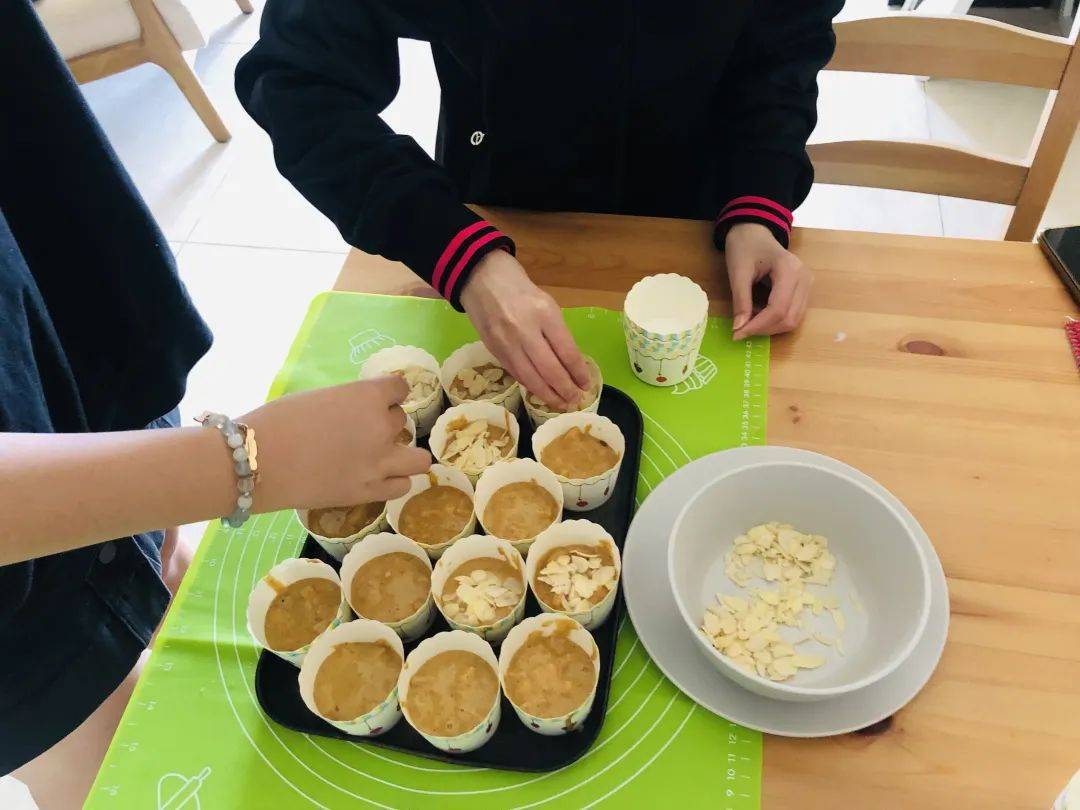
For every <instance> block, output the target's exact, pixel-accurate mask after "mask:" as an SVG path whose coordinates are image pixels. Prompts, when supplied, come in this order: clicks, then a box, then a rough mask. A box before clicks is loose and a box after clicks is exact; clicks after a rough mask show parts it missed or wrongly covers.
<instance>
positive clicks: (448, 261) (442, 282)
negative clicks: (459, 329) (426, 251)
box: [431, 219, 514, 309]
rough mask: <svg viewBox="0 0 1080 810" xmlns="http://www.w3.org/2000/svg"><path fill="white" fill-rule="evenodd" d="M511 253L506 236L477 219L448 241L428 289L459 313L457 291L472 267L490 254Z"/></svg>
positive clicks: (485, 221)
mask: <svg viewBox="0 0 1080 810" xmlns="http://www.w3.org/2000/svg"><path fill="white" fill-rule="evenodd" d="M498 249H502V250H506V251H508V252H509V253H511V254H513V253H514V243H513V241H512V240H511V239H510V237H508V236H507V235H506V234H504V233H503V232H502V231H500V230H499V229H498V228H496V227H495V226H494V225H492V224H491V223H490V222H488V221H487V220H484V219H481V220H479V221H477V222H473V223H471V224H469V225H466V226H465V227H464V228H462V229H461V230H460V231H458V232H457V234H456V235H455V236H454V238H453V239H451V240H450V241H449V242H448V243H447V245H446V247H445V248H443V252H442V254H441V255H440V256H439V258H438V261H436V262H435V270H434V272H433V273H432V274H431V286H432V287H434V288H435V290H436V291H437V292H438V293H439V295H441V296H442V297H443V298H445V299H446V300H448V301H449V302H450V303H451V304H453V305H454V307H455V308H457V309H460V308H461V304H460V300H459V299H460V295H461V290H462V289H464V287H465V280H466V279H467V278H468V276H469V273H471V272H472V269H473V267H475V266H476V265H477V263H478V262H479V261H480V260H481V259H482V258H483V257H484V256H486V255H487V254H488V253H490V252H491V251H492V250H498Z"/></svg>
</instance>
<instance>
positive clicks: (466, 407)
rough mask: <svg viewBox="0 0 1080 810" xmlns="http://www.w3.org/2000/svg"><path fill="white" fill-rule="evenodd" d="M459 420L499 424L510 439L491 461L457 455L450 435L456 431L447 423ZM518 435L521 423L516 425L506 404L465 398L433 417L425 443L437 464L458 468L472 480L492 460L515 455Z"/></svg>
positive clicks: (452, 437) (466, 422)
mask: <svg viewBox="0 0 1080 810" xmlns="http://www.w3.org/2000/svg"><path fill="white" fill-rule="evenodd" d="M462 421H464V423H465V424H469V423H471V422H477V421H483V422H487V423H488V424H489V425H494V426H495V427H497V428H502V429H503V430H505V431H506V432H508V433H509V434H510V443H509V445H508V446H507V447H506V448H505V449H504V450H503V451H502V455H500V456H499V457H497V458H495V459H493V460H492V461H490V462H489V461H487V460H486V459H485V460H484V461H481V462H475V463H473V462H471V461H469V460H468V459H467V458H464V457H461V456H458V455H457V453H456V452H455V442H454V436H455V435H456V434H455V433H454V432H453V431H454V429H453V428H451V425H456V424H458V423H460V422H462ZM520 437H521V427H520V426H519V425H518V420H517V417H515V416H514V414H512V413H511V412H510V411H508V410H506V408H504V407H502V406H501V405H495V404H493V403H491V402H465V403H462V404H461V405H454V406H453V407H451V408H447V409H446V411H444V412H443V415H442V416H440V417H439V418H438V419H436V420H435V425H434V427H432V429H431V438H430V440H429V441H428V446H429V447H430V448H431V454H432V456H434V457H435V460H436V461H437V462H439V464H442V465H445V466H447V467H453V468H454V469H458V470H461V471H462V472H464V473H465V474H466V475H467V476H469V480H470V481H472V483H473V484H475V483H476V482H477V480H478V479H479V478H480V473H482V472H483V471H484V469H485V468H486V467H488V466H490V465H491V464H493V463H494V462H495V461H505V460H506V459H511V458H516V457H517V454H518V440H519V439H520ZM467 455H468V454H467Z"/></svg>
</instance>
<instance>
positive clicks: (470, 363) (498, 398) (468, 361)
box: [440, 341, 521, 413]
mask: <svg viewBox="0 0 1080 810" xmlns="http://www.w3.org/2000/svg"><path fill="white" fill-rule="evenodd" d="M486 365H494V366H498V367H499V368H505V367H504V366H503V364H502V363H500V362H499V361H498V360H496V359H495V355H493V354H492V353H491V351H490V350H489V349H488V347H487V346H485V345H484V344H483V343H481V342H480V341H476V342H475V343H466V344H465V345H464V346H462V347H460V348H459V349H457V350H456V351H454V352H453V353H452V354H451V355H450V356H449V357H447V358H446V360H445V361H443V364H442V372H441V375H440V377H441V380H442V387H443V391H445V392H446V397H447V399H449V400H450V404H451V405H460V404H461V403H463V402H491V403H493V404H495V405H502V406H503V407H504V408H506V409H507V410H508V411H510V412H511V413H517V409H518V406H519V405H521V386H520V385H518V382H517V380H514V381H513V382H512V383H511V384H510V386H509V387H508V388H506V389H505V390H503V391H500V392H499V393H497V394H491V395H489V396H484V395H483V394H480V395H479V396H477V397H471V396H459V395H458V394H456V393H454V390H453V383H454V380H455V379H456V378H457V376H458V375H459V374H460V373H461V372H462V371H463V370H465V369H467V368H480V367H482V366H486ZM506 373H507V374H509V373H510V372H506ZM511 379H513V378H512V377H511Z"/></svg>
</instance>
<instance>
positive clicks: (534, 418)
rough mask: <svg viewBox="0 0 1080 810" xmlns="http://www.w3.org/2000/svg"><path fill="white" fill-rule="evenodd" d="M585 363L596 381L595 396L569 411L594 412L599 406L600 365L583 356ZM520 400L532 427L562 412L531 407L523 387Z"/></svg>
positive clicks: (600, 394)
mask: <svg viewBox="0 0 1080 810" xmlns="http://www.w3.org/2000/svg"><path fill="white" fill-rule="evenodd" d="M585 364H586V365H587V366H588V367H589V372H590V374H591V375H592V378H593V379H594V380H596V382H597V388H596V397H595V398H594V399H593V400H592V402H590V403H589V404H588V405H586V406H585V407H584V408H579V409H578V410H577V411H571V413H596V409H597V408H599V407H600V397H601V396H602V395H603V392H604V374H603V372H601V371H600V366H598V365H596V361H595V360H593V359H592V358H591V357H586V358H585ZM522 402H523V403H524V404H525V413H527V414H528V416H529V421H530V422H532V425H533V427H534V428H537V427H540V425H542V424H544V422H547V421H548V420H549V419H554V418H555V417H556V416H561V415H562V413H563V412H562V411H548V410H544V409H543V408H536V407H533V405H532V404H530V402H529V392H528V391H526V390H525V389H524V388H522Z"/></svg>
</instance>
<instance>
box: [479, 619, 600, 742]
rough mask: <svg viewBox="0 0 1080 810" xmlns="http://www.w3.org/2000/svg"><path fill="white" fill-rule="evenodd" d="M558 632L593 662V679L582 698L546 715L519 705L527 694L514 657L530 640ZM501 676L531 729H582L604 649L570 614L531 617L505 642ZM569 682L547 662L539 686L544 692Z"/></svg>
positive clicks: (545, 731)
mask: <svg viewBox="0 0 1080 810" xmlns="http://www.w3.org/2000/svg"><path fill="white" fill-rule="evenodd" d="M555 635H561V636H565V637H566V638H567V640H568V641H569V642H570V643H572V644H574V645H575V646H577V647H578V648H580V650H581V651H582V652H583V653H584V654H585V655H586V656H587V657H588V659H589V661H590V662H591V664H592V672H591V678H590V679H589V680H590V681H591V683H588V685H587V687H586V688H588V693H587V694H586V695H585V696H584V697H583V698H582V699H581V700H575V701H574V705H573V706H571V707H566V708H565V710H563V711H559V712H558V713H557V714H554V715H549V716H543V715H541V714H537V713H535V711H529V709H528V708H526V707H525V706H522V705H519V701H520V702H524V700H523V698H524V697H525V695H524V693H523V692H522V689H523V688H524V686H523V683H522V679H521V677H520V675H521V673H520V672H517V668H516V667H515V665H514V658H515V657H516V656H517V655H518V654H519V653H520V652H521V650H522V647H524V646H525V644H526V643H528V642H529V641H532V640H536V639H538V638H550V637H551V636H555ZM549 670H551V671H549ZM499 679H500V681H501V683H502V688H503V694H505V695H506V698H507V700H509V701H510V705H511V706H513V707H514V711H515V712H516V713H517V716H518V718H519V719H520V720H521V722H522V723H524V724H525V726H526V727H527V728H528V729H530V730H531V731H535V732H536V733H537V734H543V735H545V736H549V737H552V736H556V735H558V734H566V733H568V732H571V731H574V730H576V729H578V728H580V727H581V723H582V721H584V720H585V718H586V717H587V716H588V714H589V711H590V710H591V709H592V705H593V700H595V698H596V685H597V683H598V682H599V680H600V650H599V648H598V647H597V646H596V641H594V640H593V637H592V634H590V633H589V631H588V630H586V629H585V628H584V627H582V626H581V625H580V624H579V623H578V622H576V621H574V620H573V619H571V618H570V617H568V616H556V615H553V614H550V613H544V614H541V615H539V616H530V617H529V618H528V619H526V620H525V621H523V622H522V623H521V624H519V625H518V626H517V627H515V628H514V629H513V630H511V631H510V635H508V636H507V637H506V641H504V642H503V645H502V649H501V650H500V651H499ZM567 682H568V679H567V678H566V677H565V673H562V672H558V671H556V668H555V667H554V665H552V664H549V663H547V662H544V669H543V670H542V672H541V675H540V676H538V680H537V682H536V688H537V689H538V690H541V691H542V690H544V689H545V687H549V688H550V687H556V686H558V685H563V684H566V683H567Z"/></svg>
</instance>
